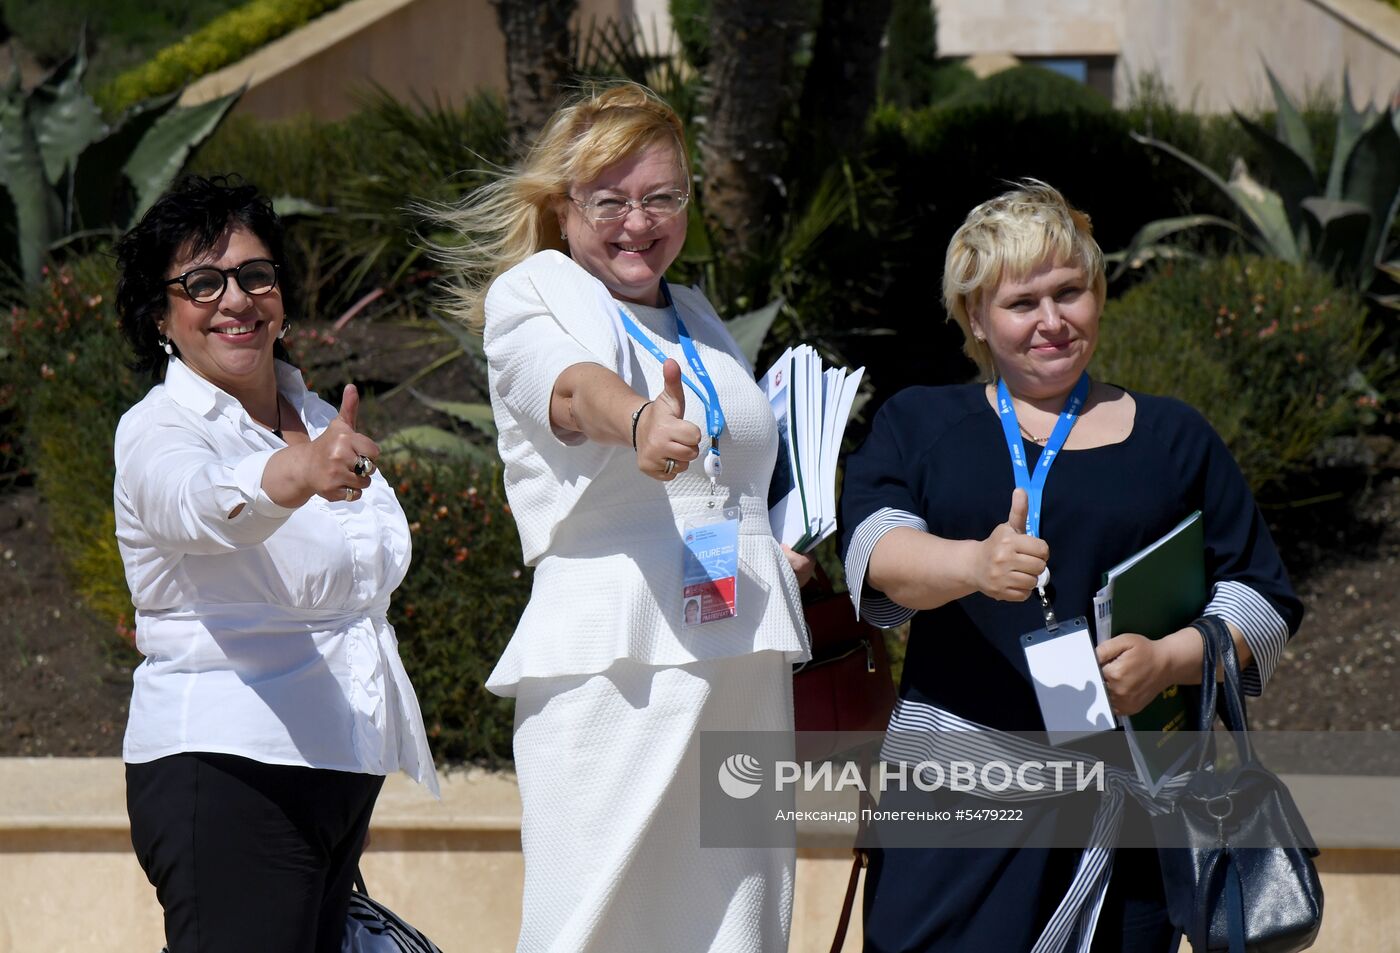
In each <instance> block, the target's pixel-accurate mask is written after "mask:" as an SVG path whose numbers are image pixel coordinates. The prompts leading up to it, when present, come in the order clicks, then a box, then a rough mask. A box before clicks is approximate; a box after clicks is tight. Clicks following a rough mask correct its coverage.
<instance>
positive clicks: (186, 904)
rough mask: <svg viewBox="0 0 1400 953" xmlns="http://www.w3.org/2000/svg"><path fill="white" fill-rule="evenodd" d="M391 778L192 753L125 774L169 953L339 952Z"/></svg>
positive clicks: (139, 849) (135, 842) (134, 832)
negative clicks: (374, 818) (378, 806)
mask: <svg viewBox="0 0 1400 953" xmlns="http://www.w3.org/2000/svg"><path fill="white" fill-rule="evenodd" d="M383 784H384V778H383V777H381V776H379V775H372V774H352V773H348V772H344V771H324V770H320V769H316V768H302V767H289V766H285V765H272V764H263V763H262V762H260V761H253V760H250V759H248V758H240V757H235V756H233V755H223V754H203V753H186V754H177V755H171V756H170V757H167V758H161V759H159V760H157V761H152V762H149V763H147V764H128V765H127V766H126V807H127V815H128V816H129V817H130V819H131V844H132V847H134V848H135V849H136V857H137V859H138V860H139V861H140V862H141V867H142V869H144V870H145V871H146V877H147V878H148V879H149V880H150V881H151V883H152V884H153V885H154V886H155V888H156V894H157V896H158V897H159V898H160V905H161V907H162V909H164V911H165V936H166V942H167V944H168V946H169V949H170V953H250V951H254V950H256V951H258V953H340V944H341V939H342V936H343V934H344V932H345V913H346V908H347V906H348V904H349V902H350V889H351V883H352V881H353V880H354V876H355V868H356V866H357V865H358V863H359V858H360V851H361V848H362V847H363V845H364V839H365V832H366V831H367V830H368V828H369V819H370V814H371V813H373V811H374V802H375V799H376V798H377V797H378V796H379V789H380V788H381V787H382V786H383Z"/></svg>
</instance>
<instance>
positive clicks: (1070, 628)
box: [1021, 616, 1113, 745]
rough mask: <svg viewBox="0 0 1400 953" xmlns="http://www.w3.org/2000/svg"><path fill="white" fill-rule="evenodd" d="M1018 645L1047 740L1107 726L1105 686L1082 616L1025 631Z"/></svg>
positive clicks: (1074, 736)
mask: <svg viewBox="0 0 1400 953" xmlns="http://www.w3.org/2000/svg"><path fill="white" fill-rule="evenodd" d="M1021 648H1022V649H1024V650H1025V653H1026V666H1027V668H1029V669H1030V673H1031V682H1032V683H1033V684H1034V685H1035V697H1036V699H1037V701H1039V702H1040V717H1041V718H1042V719H1043V720H1044V721H1045V732H1046V735H1047V736H1048V738H1049V741H1050V743H1051V744H1052V745H1062V744H1066V743H1068V742H1071V741H1074V740H1076V739H1078V738H1083V737H1085V736H1086V735H1093V734H1098V733H1099V732H1101V731H1111V730H1112V729H1113V709H1112V708H1110V707H1109V704H1108V690H1107V689H1105V688H1104V684H1103V675H1102V673H1100V672H1099V661H1098V658H1097V657H1096V656H1095V655H1094V643H1093V640H1092V639H1091V638H1090V637H1089V623H1088V621H1087V620H1086V619H1085V618H1084V617H1083V616H1080V617H1079V618H1077V619H1072V620H1070V621H1069V622H1063V623H1061V624H1060V625H1059V626H1058V627H1057V628H1056V629H1055V631H1054V632H1050V631H1047V630H1046V629H1043V628H1042V629H1036V630H1035V631H1034V632H1027V633H1026V634H1025V635H1023V636H1021Z"/></svg>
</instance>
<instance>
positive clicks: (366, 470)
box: [302, 384, 379, 503]
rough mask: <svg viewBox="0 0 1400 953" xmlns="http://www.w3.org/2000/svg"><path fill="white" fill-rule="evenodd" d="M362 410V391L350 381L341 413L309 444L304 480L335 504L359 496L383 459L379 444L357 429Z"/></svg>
mask: <svg viewBox="0 0 1400 953" xmlns="http://www.w3.org/2000/svg"><path fill="white" fill-rule="evenodd" d="M359 410H360V392H359V391H358V390H356V388H355V385H354V384H346V385H345V392H344V393H343V394H342V395H341V398H340V413H338V414H337V415H336V416H335V419H334V420H332V421H331V422H330V425H329V426H327V427H326V429H325V430H324V431H323V432H322V433H321V435H320V436H319V437H317V438H316V439H315V440H313V441H311V442H310V443H309V444H308V445H307V451H308V452H307V459H306V460H305V462H304V466H303V470H302V476H303V480H304V481H305V483H306V486H307V488H308V489H309V490H310V491H311V492H312V493H314V494H316V495H317V496H322V497H325V498H326V499H327V500H330V501H331V502H333V503H339V502H347V503H349V502H353V501H355V500H357V499H359V498H360V494H362V493H363V492H364V490H365V488H366V487H368V486H369V484H370V476H371V475H372V474H373V473H374V470H375V464H376V463H377V461H378V460H379V445H378V444H376V443H375V442H374V441H373V440H371V439H369V438H368V437H366V436H365V435H364V434H362V433H360V432H359V431H358V430H356V429H355V428H356V423H355V418H356V416H357V415H358V413H359Z"/></svg>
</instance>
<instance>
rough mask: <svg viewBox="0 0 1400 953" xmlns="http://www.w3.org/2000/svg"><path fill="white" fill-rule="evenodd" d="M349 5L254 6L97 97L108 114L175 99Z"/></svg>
mask: <svg viewBox="0 0 1400 953" xmlns="http://www.w3.org/2000/svg"><path fill="white" fill-rule="evenodd" d="M345 2H346V0H250V2H248V3H245V4H244V5H243V6H241V7H237V8H235V9H233V10H230V11H229V12H228V13H226V14H224V15H223V16H221V17H219V18H218V19H216V20H213V21H211V22H210V23H208V24H207V25H206V26H204V27H202V28H201V29H199V30H197V31H195V32H194V33H192V34H190V35H189V36H187V37H186V38H185V39H183V40H181V41H180V42H179V43H176V44H175V45H173V46H168V47H166V48H165V49H163V50H161V51H160V52H159V53H157V54H156V55H155V56H153V57H152V58H151V59H150V60H148V61H147V62H145V63H143V64H142V65H140V66H138V67H136V68H135V69H132V70H128V71H127V72H125V73H122V74H121V75H120V76H118V77H117V78H116V79H114V80H112V81H111V82H110V83H108V84H107V85H106V86H104V87H103V88H102V89H101V90H99V91H98V92H97V94H96V97H95V98H96V99H97V101H98V102H99V103H100V104H101V105H102V106H103V108H105V109H107V110H108V111H110V112H114V113H116V112H121V111H122V110H123V109H126V108H127V107H129V106H134V105H135V104H136V103H139V102H141V101H142V100H145V99H150V98H151V97H153V96H161V95H164V94H165V93H172V92H174V91H175V90H177V89H180V88H182V87H184V86H186V85H188V84H189V83H191V82H193V81H194V80H196V79H199V78H200V77H201V76H206V75H208V74H209V73H213V72H215V71H216V70H219V69H222V68H223V67H225V66H228V65H229V64H230V63H236V62H238V61H239V60H241V59H242V58H243V57H245V56H247V55H248V54H250V53H252V52H254V51H256V50H257V49H259V48H260V47H263V46H265V45H267V44H268V43H270V42H271V41H273V40H275V39H277V38H278V37H280V36H283V35H285V34H287V33H290V32H292V31H293V30H295V29H297V28H298V27H300V26H302V25H304V24H306V23H308V22H309V21H311V20H313V19H315V18H316V17H318V16H320V15H321V14H323V13H326V12H327V11H329V10H334V9H335V8H336V7H338V6H340V5H342V4H343V3H345Z"/></svg>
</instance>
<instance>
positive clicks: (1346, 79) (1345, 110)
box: [1323, 69, 1370, 199]
mask: <svg viewBox="0 0 1400 953" xmlns="http://www.w3.org/2000/svg"><path fill="white" fill-rule="evenodd" d="M1367 112H1369V110H1367ZM1369 118H1370V117H1368V116H1367V115H1366V114H1365V113H1361V112H1357V110H1356V105H1355V103H1354V102H1353V101H1352V98H1351V77H1350V76H1349V75H1348V73H1347V71H1346V70H1345V69H1343V70H1342V101H1341V103H1340V104H1338V106H1337V142H1336V144H1335V145H1334V146H1333V147H1332V167H1331V168H1330V169H1329V170H1328V173H1327V189H1326V191H1325V192H1324V193H1323V194H1324V195H1325V196H1326V197H1327V198H1329V199H1340V198H1341V197H1342V173H1343V172H1344V171H1345V170H1346V166H1347V160H1348V159H1349V158H1350V157H1351V150H1352V149H1353V148H1355V146H1356V141H1357V140H1358V139H1360V138H1361V134H1362V133H1363V132H1365V131H1366V123H1367V120H1368V119H1369Z"/></svg>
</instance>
